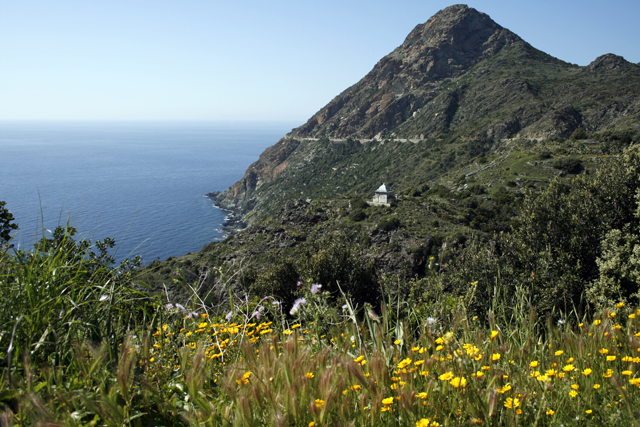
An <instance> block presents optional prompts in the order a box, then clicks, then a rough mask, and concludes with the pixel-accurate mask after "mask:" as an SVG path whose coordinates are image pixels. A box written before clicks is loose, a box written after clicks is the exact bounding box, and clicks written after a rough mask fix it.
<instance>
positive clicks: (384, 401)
mask: <svg viewBox="0 0 640 427" xmlns="http://www.w3.org/2000/svg"><path fill="white" fill-rule="evenodd" d="M382 403H383V404H384V405H391V404H392V403H393V396H391V397H387V398H386V399H382Z"/></svg>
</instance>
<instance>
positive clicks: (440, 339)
mask: <svg viewBox="0 0 640 427" xmlns="http://www.w3.org/2000/svg"><path fill="white" fill-rule="evenodd" d="M436 344H444V339H443V338H442V337H440V338H437V339H436Z"/></svg>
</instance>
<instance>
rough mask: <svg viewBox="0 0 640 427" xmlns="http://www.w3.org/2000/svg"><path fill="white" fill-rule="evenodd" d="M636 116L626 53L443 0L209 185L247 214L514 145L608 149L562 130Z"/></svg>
mask: <svg viewBox="0 0 640 427" xmlns="http://www.w3.org/2000/svg"><path fill="white" fill-rule="evenodd" d="M639 118H640V66H638V65H637V64H632V63H630V62H627V61H626V60H625V59H624V58H622V57H620V56H616V55H613V54H607V55H603V56H601V57H599V58H596V59H595V60H594V61H593V62H592V63H591V64H589V65H588V66H586V67H579V66H576V65H573V64H569V63H566V62H563V61H562V60H560V59H557V58H554V57H552V56H550V55H548V54H546V53H544V52H541V51H539V50H537V49H535V48H534V47H532V46H531V45H530V44H528V43H527V42H526V41H524V40H522V39H521V38H520V37H518V36H517V35H516V34H514V33H513V32H511V31H509V30H507V29H505V28H503V27H501V26H500V25H498V24H497V23H495V22H494V21H493V20H491V18H490V17H489V16H487V15H486V14H483V13H481V12H478V11H476V10H475V9H473V8H469V7H467V6H464V5H455V6H451V7H448V8H446V9H444V10H442V11H440V12H438V13H437V14H436V15H434V16H433V17H432V18H430V19H429V20H428V21H427V22H426V23H424V24H421V25H418V26H417V27H416V28H415V29H414V30H413V31H412V32H411V33H410V34H409V36H408V37H407V38H406V40H405V41H404V43H403V44H402V45H401V46H399V47H398V48H397V49H395V50H394V51H393V52H391V53H390V54H389V55H387V56H385V57H384V58H382V59H381V60H380V61H379V62H378V64H376V65H375V67H374V68H373V70H371V72H369V73H368V74H367V75H366V76H365V77H364V78H363V79H362V80H360V81H359V82H358V83H356V84H355V85H353V86H352V87H350V88H348V89H347V90H345V91H344V92H343V93H341V94H340V95H338V96H337V97H336V98H334V99H333V100H332V101H331V102H329V104H327V105H326V106H325V107H324V108H322V109H321V110H320V111H318V112H317V113H316V114H315V115H314V116H313V117H311V118H310V119H309V120H308V121H307V123H306V124H304V125H303V126H300V127H299V128H297V129H294V130H293V131H292V132H291V133H289V134H288V135H286V136H285V137H284V138H282V139H281V140H280V141H278V142H277V143H276V144H275V145H274V146H272V147H270V148H268V149H267V150H265V152H264V153H263V154H262V155H261V157H260V159H259V160H258V161H257V162H256V163H254V164H253V165H251V166H250V167H249V168H248V170H247V172H246V174H245V176H244V177H243V178H242V179H241V180H240V181H238V182H237V183H236V184H234V185H233V186H232V187H231V188H229V189H228V190H226V191H224V192H217V193H212V194H211V195H210V196H211V197H212V199H213V200H214V201H215V202H216V203H217V204H218V205H219V206H220V207H222V208H224V209H229V210H232V211H234V212H236V213H237V214H238V215H239V216H240V217H241V218H242V219H243V220H245V221H246V222H247V223H254V222H255V221H257V220H259V219H261V218H266V217H267V216H268V215H269V214H273V213H275V212H276V211H277V210H278V209H279V208H280V207H282V206H283V205H284V203H285V202H286V200H289V199H291V198H303V199H307V198H311V199H314V198H318V197H320V198H331V197H338V198H339V197H352V196H361V197H370V196H371V194H372V191H373V190H374V189H375V188H377V187H378V186H379V185H380V184H381V183H382V182H385V183H387V184H388V185H390V186H391V187H392V188H393V189H394V190H396V191H399V192H402V191H405V190H406V191H411V189H412V188H414V189H415V188H420V187H424V186H425V185H426V186H429V187H431V186H434V185H438V184H442V185H445V186H447V187H448V188H457V187H460V186H464V184H472V183H471V182H467V181H468V180H469V178H471V177H474V178H478V174H479V173H480V172H481V171H483V170H485V169H486V167H485V166H484V165H485V163H484V161H485V160H486V159H483V157H487V158H489V159H490V161H491V162H494V166H497V167H498V168H499V167H500V166H499V165H500V164H503V163H504V162H503V160H504V159H506V158H512V157H513V154H512V152H513V150H514V149H521V148H522V147H523V145H525V144H529V145H531V144H532V145H533V148H531V147H529V149H533V150H534V151H545V150H548V148H549V146H551V147H552V154H556V153H555V152H554V151H553V150H556V149H557V150H560V151H558V152H557V154H560V155H565V154H567V153H574V154H585V153H587V154H588V153H591V154H608V152H607V151H606V150H605V151H601V150H600V151H598V150H596V151H594V150H586V151H585V149H584V148H585V147H583V146H581V145H580V146H576V145H575V144H573V143H567V142H566V139H567V138H569V137H570V136H571V135H573V134H574V132H576V130H578V129H582V130H584V131H585V133H584V135H583V136H582V137H581V138H580V140H582V139H583V138H584V137H586V138H588V140H589V141H590V142H593V143H596V142H600V143H602V142H606V140H610V139H611V135H614V137H613V140H619V139H620V137H616V136H615V135H617V134H616V132H618V133H620V132H622V133H624V132H627V134H628V133H629V132H631V133H633V132H634V131H637V130H638V129H639V128H640V125H639V124H638V123H639V120H638V119H639ZM607 138H608V139H607ZM616 138H617V139H616ZM563 150H564V151H563ZM548 160H549V161H548V162H547V163H551V162H552V161H553V159H550V158H548ZM495 162H497V163H498V164H495ZM538 169H539V168H538ZM462 175H464V176H465V181H462V180H460V177H461V176H462ZM531 175H535V176H538V178H540V179H542V180H545V179H548V177H549V174H548V173H546V172H545V171H539V170H538V171H531ZM543 175H544V176H543ZM492 183H493V184H495V180H488V181H487V182H484V184H492Z"/></svg>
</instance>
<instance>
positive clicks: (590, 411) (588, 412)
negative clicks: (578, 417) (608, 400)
mask: <svg viewBox="0 0 640 427" xmlns="http://www.w3.org/2000/svg"><path fill="white" fill-rule="evenodd" d="M584 412H585V413H586V414H587V415H589V414H591V413H592V412H593V411H592V410H591V409H587V410H586V411H584Z"/></svg>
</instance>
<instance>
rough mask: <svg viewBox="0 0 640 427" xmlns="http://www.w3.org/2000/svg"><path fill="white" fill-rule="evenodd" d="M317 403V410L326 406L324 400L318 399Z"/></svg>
mask: <svg viewBox="0 0 640 427" xmlns="http://www.w3.org/2000/svg"><path fill="white" fill-rule="evenodd" d="M315 402H316V408H318V409H320V408H322V406H323V405H324V400H322V399H316V400H315Z"/></svg>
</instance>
